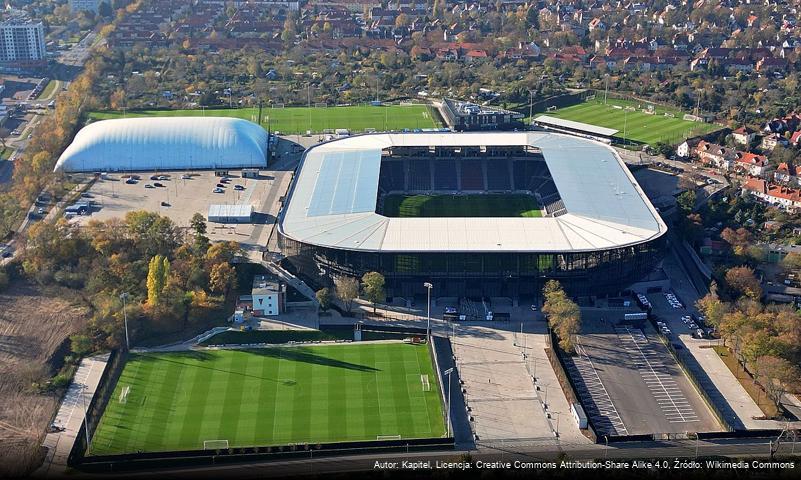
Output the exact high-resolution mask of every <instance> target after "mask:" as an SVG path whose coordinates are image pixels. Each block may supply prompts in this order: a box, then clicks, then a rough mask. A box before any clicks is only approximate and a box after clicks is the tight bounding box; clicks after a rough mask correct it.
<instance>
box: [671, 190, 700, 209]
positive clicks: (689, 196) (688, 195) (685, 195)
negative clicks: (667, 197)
mask: <svg viewBox="0 0 801 480" xmlns="http://www.w3.org/2000/svg"><path fill="white" fill-rule="evenodd" d="M695 200H696V194H695V190H687V191H685V192H682V193H681V194H680V195H679V196H678V197H676V204H677V205H678V206H679V208H680V209H681V210H682V211H683V212H684V214H685V215H686V214H688V213H690V212H692V211H693V208H695Z"/></svg>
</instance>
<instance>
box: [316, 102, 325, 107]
mask: <svg viewBox="0 0 801 480" xmlns="http://www.w3.org/2000/svg"><path fill="white" fill-rule="evenodd" d="M314 108H328V104H327V103H325V102H323V103H315V104H314Z"/></svg>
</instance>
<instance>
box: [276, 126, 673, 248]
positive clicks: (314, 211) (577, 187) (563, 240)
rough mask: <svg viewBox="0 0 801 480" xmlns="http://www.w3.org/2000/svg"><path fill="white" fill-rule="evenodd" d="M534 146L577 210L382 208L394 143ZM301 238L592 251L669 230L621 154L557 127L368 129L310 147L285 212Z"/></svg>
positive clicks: (352, 244)
mask: <svg viewBox="0 0 801 480" xmlns="http://www.w3.org/2000/svg"><path fill="white" fill-rule="evenodd" d="M434 145H442V146H498V145H531V146H534V147H537V148H539V149H540V150H541V152H542V155H543V157H544V159H545V162H546V164H547V165H548V169H549V170H550V172H551V175H552V177H553V181H554V183H555V184H556V187H557V190H558V191H559V195H560V197H561V199H562V201H563V203H564V205H565V208H566V210H567V213H566V214H564V215H561V216H558V217H543V218H522V217H520V218H517V217H508V218H495V217H491V218H487V217H482V218H477V217H464V218H462V217H459V218H388V217H385V216H382V215H379V214H378V213H376V202H377V197H378V177H379V171H380V162H381V150H382V149H384V148H387V147H390V146H434ZM280 229H281V232H282V233H283V234H284V235H286V236H288V237H290V238H293V239H295V240H298V241H301V242H304V243H308V244H313V245H318V246H324V247H332V248H343V249H349V250H362V251H407V252H421V251H423V252H424V251H465V252H470V251H492V252H498V251H522V252H555V251H590V250H599V249H608V248H615V247H622V246H627V245H633V244H637V243H642V242H645V241H648V240H652V239H654V238H657V237H659V236H660V235H662V234H663V233H665V232H666V231H667V227H666V226H665V224H664V223H663V222H662V220H661V218H660V217H659V215H658V213H657V212H656V210H655V209H654V207H653V206H652V205H651V203H650V202H649V201H648V199H647V198H646V197H645V194H644V193H643V192H642V190H641V188H640V186H639V185H638V184H637V182H636V181H635V180H634V177H633V176H632V175H631V173H630V172H629V171H628V169H627V168H626V166H625V165H624V164H623V162H622V160H621V159H620V157H618V155H617V153H616V152H615V151H614V150H613V149H612V148H611V147H609V146H607V145H604V144H603V143H600V142H595V141H592V140H587V139H583V138H577V137H573V136H569V135H563V134H558V133H550V132H521V133H410V134H376V135H361V136H354V137H349V138H345V139H340V140H335V141H331V142H327V143H323V144H320V145H317V146H315V147H312V148H310V149H309V150H307V151H306V153H305V155H304V157H303V160H302V162H301V165H300V167H299V173H298V175H297V177H296V179H295V182H294V184H293V186H292V190H291V192H290V195H289V200H288V203H287V206H286V208H285V209H284V211H283V212H282V216H281V219H280Z"/></svg>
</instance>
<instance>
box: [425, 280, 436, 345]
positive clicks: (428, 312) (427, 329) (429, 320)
mask: <svg viewBox="0 0 801 480" xmlns="http://www.w3.org/2000/svg"><path fill="white" fill-rule="evenodd" d="M423 286H424V287H426V288H427V289H428V309H427V313H426V317H427V321H426V341H429V340H430V337H431V289H432V288H434V285H431V283H429V282H426V283H424V284H423Z"/></svg>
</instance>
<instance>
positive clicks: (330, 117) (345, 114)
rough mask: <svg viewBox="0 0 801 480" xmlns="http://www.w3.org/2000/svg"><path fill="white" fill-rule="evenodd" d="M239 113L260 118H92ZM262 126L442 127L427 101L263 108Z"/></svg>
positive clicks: (102, 115)
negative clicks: (399, 103) (422, 102)
mask: <svg viewBox="0 0 801 480" xmlns="http://www.w3.org/2000/svg"><path fill="white" fill-rule="evenodd" d="M199 116H209V117H212V116H213V117H236V118H243V119H245V120H250V121H252V122H257V121H258V117H259V109H258V108H222V109H208V108H207V109H205V110H203V109H193V110H134V111H127V112H121V111H104V112H91V113H90V114H89V119H90V120H107V119H111V118H132V117H199ZM261 120H262V123H261V124H262V126H263V127H265V128H267V126H268V122H269V127H270V130H271V131H273V132H275V131H278V132H281V133H290V134H296V133H306V131H307V130H311V131H312V132H315V133H319V132H322V131H324V130H335V129H337V128H346V129H348V130H351V131H353V132H363V131H365V130H366V129H368V128H373V129H376V130H402V129H404V128H408V129H415V128H439V127H441V126H442V125H441V124H440V122H439V120H438V117H437V116H436V115H434V114H433V113H432V111H431V110H430V109H429V107H428V106H426V105H386V106H372V105H360V106H349V107H311V108H308V107H287V108H263V109H262V115H261Z"/></svg>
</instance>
